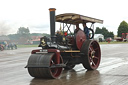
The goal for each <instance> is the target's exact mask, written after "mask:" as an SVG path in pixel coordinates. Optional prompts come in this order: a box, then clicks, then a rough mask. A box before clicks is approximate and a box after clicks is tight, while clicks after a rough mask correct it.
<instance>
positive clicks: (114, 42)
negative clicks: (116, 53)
mask: <svg viewBox="0 0 128 85" xmlns="http://www.w3.org/2000/svg"><path fill="white" fill-rule="evenodd" d="M124 43H128V42H116V41H113V42H110V43H108V42H99V44H124Z"/></svg>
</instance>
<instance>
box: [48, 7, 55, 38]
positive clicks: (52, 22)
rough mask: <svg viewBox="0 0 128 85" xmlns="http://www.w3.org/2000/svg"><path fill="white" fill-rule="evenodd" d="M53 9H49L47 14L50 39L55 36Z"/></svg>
mask: <svg viewBox="0 0 128 85" xmlns="http://www.w3.org/2000/svg"><path fill="white" fill-rule="evenodd" d="M55 10H56V9H55V8H50V9H49V12H50V33H51V37H53V36H55V21H56V18H55Z"/></svg>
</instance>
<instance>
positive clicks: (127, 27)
mask: <svg viewBox="0 0 128 85" xmlns="http://www.w3.org/2000/svg"><path fill="white" fill-rule="evenodd" d="M122 33H128V23H127V22H125V21H122V22H121V23H120V25H119V27H118V31H117V34H118V35H117V36H118V37H122Z"/></svg>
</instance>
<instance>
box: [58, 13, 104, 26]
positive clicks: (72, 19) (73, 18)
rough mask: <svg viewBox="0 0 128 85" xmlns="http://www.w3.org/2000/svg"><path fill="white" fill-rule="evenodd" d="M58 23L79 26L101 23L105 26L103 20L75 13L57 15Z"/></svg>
mask: <svg viewBox="0 0 128 85" xmlns="http://www.w3.org/2000/svg"><path fill="white" fill-rule="evenodd" d="M56 22H62V23H68V24H77V23H83V22H85V23H87V22H91V23H101V24H103V20H100V19H95V18H91V17H87V16H83V15H79V14H75V13H65V14H60V15H56Z"/></svg>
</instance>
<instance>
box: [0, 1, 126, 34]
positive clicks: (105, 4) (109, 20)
mask: <svg viewBox="0 0 128 85" xmlns="http://www.w3.org/2000/svg"><path fill="white" fill-rule="evenodd" d="M127 3H128V1H127V0H0V34H9V33H10V34H14V33H16V32H17V30H18V28H19V27H29V30H30V32H31V33H33V32H36V33H46V32H47V33H50V32H49V31H50V28H49V26H50V23H49V10H48V9H49V8H56V9H57V10H56V15H57V14H62V13H77V14H81V15H85V16H89V17H93V18H98V19H101V20H104V23H103V24H95V27H100V28H102V27H103V26H104V27H106V28H107V29H108V30H109V31H112V32H114V34H117V29H118V26H119V24H120V23H121V22H122V21H123V20H125V21H126V22H128V11H127V8H128V5H127Z"/></svg>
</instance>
